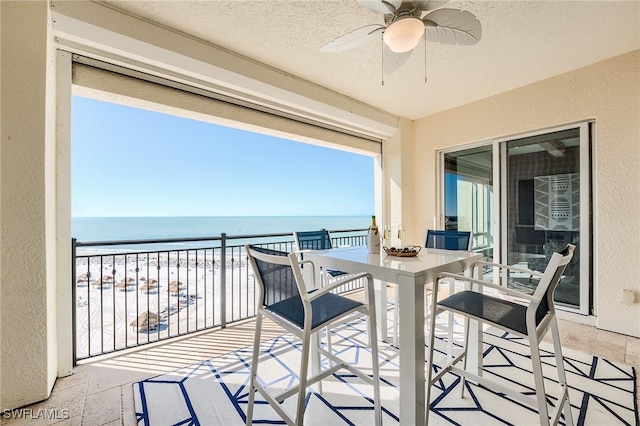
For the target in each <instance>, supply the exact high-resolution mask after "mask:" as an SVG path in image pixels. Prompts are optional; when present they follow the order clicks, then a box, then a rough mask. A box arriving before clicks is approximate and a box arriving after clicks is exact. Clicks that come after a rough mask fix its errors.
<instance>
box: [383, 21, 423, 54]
mask: <svg viewBox="0 0 640 426" xmlns="http://www.w3.org/2000/svg"><path fill="white" fill-rule="evenodd" d="M422 34H424V23H423V22H422V21H421V20H420V19H418V18H413V17H411V18H404V19H399V20H397V21H395V22H393V23H392V24H391V25H389V26H388V27H387V29H386V30H384V34H383V35H382V39H383V40H384V43H385V44H386V45H387V46H389V49H391V50H392V51H393V52H396V53H404V52H408V51H409V50H411V49H413V48H414V47H416V46H417V45H418V42H419V41H420V38H421V37H422Z"/></svg>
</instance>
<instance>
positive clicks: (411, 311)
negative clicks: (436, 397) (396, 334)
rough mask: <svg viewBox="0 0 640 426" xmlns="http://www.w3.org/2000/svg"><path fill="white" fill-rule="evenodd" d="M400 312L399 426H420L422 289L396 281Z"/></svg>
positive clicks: (407, 281)
mask: <svg viewBox="0 0 640 426" xmlns="http://www.w3.org/2000/svg"><path fill="white" fill-rule="evenodd" d="M398 286H399V288H398V298H399V300H398V302H397V303H398V306H399V308H400V424H402V425H422V424H424V420H425V419H424V415H425V400H424V398H425V385H424V381H425V370H424V369H425V347H424V306H425V299H424V286H422V285H418V283H417V282H416V281H415V280H413V279H411V278H408V277H404V276H400V277H398Z"/></svg>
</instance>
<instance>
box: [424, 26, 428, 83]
mask: <svg viewBox="0 0 640 426" xmlns="http://www.w3.org/2000/svg"><path fill="white" fill-rule="evenodd" d="M424 82H425V83H426V82H427V30H426V28H425V31H424Z"/></svg>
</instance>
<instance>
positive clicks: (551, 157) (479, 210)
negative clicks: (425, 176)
mask: <svg viewBox="0 0 640 426" xmlns="http://www.w3.org/2000/svg"><path fill="white" fill-rule="evenodd" d="M589 131H590V130H589V124H588V123H583V124H578V125H573V126H567V127H564V128H558V129H554V130H553V131H546V132H541V133H532V134H528V135H523V136H522V137H518V138H505V139H500V140H494V141H490V142H487V143H486V144H485V145H482V146H480V147H477V146H476V147H473V148H468V149H463V150H456V151H448V152H443V153H441V159H442V163H441V165H442V170H443V183H444V184H443V188H442V191H443V193H442V206H443V216H442V218H443V220H442V224H441V225H442V228H444V229H458V230H464V231H472V232H473V235H474V250H476V251H481V252H483V253H484V254H485V256H486V257H488V258H492V257H493V258H495V260H496V261H499V262H500V263H507V264H509V265H517V266H519V267H522V268H524V269H527V270H529V271H543V270H544V268H545V266H546V264H547V262H548V261H549V258H550V257H551V255H552V254H553V252H554V251H557V250H559V249H561V248H563V247H564V246H566V244H569V243H570V244H574V245H575V246H576V250H575V253H574V257H573V260H572V261H571V263H570V264H569V266H568V267H567V269H566V270H565V273H564V275H563V277H562V280H561V282H560V285H559V286H558V288H557V290H556V293H555V300H556V304H557V305H558V306H561V307H562V308H564V309H567V310H571V311H574V312H579V313H582V314H589V313H590V306H591V305H592V303H591V298H592V294H591V288H592V285H591V282H592V274H591V257H592V256H591V240H592V231H591V167H590V165H591V159H590V152H591V146H590V136H589ZM494 193H495V194H496V197H497V199H496V200H495V208H493V206H494V204H493V203H494V199H493V194H494ZM492 224H497V225H496V226H495V227H494V226H493V225H492ZM503 284H504V285H508V286H512V287H517V288H519V289H521V290H524V291H533V290H534V289H535V288H536V286H537V284H538V278H536V277H535V276H534V275H533V274H527V273H523V274H515V275H512V276H511V277H510V278H509V280H508V281H507V282H505V283H503Z"/></svg>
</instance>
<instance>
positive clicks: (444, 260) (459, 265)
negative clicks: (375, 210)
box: [305, 246, 482, 282]
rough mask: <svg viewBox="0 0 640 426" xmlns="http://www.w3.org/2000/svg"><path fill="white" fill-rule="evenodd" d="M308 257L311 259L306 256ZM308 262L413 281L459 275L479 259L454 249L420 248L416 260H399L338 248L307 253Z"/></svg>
mask: <svg viewBox="0 0 640 426" xmlns="http://www.w3.org/2000/svg"><path fill="white" fill-rule="evenodd" d="M309 255H311V256H309ZM305 256H306V257H307V259H310V260H312V261H314V258H316V259H317V260H316V261H315V263H318V264H319V265H320V266H325V267H328V268H334V269H340V270H342V271H345V272H349V273H356V272H369V273H371V274H372V275H373V276H374V278H377V279H381V280H385V281H390V282H396V280H397V279H398V277H399V276H406V277H408V278H412V279H414V280H416V281H425V280H427V281H428V280H431V279H433V276H434V275H436V274H438V273H440V272H444V271H447V272H454V271H457V272H462V271H463V270H465V269H466V268H467V267H468V266H469V265H470V264H471V263H472V262H474V261H476V260H480V258H481V256H482V255H481V254H480V253H473V252H468V251H456V250H440V249H426V248H423V249H422V250H421V251H420V253H418V255H417V256H415V257H398V256H391V255H388V254H386V253H385V252H384V251H381V253H380V254H371V253H369V252H368V251H367V248H366V247H365V246H355V247H341V248H334V249H330V250H317V251H313V252H312V253H306V254H305Z"/></svg>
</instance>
